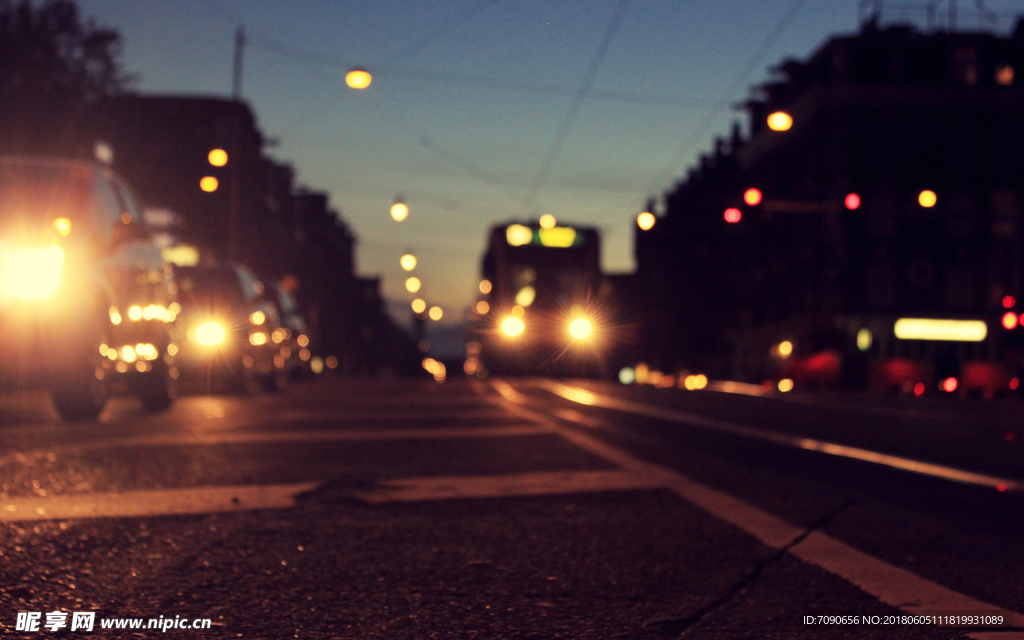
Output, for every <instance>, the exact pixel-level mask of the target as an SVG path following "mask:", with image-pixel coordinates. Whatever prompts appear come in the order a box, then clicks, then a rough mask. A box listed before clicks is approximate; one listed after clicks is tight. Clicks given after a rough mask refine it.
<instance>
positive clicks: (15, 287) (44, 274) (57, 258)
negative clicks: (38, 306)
mask: <svg viewBox="0 0 1024 640" xmlns="http://www.w3.org/2000/svg"><path fill="white" fill-rule="evenodd" d="M63 264H64V250H63V249H61V248H60V247H58V246H57V245H50V246H49V247H45V248H42V249H25V250H22V251H14V252H12V253H10V254H8V255H7V256H5V257H4V258H3V262H2V263H0V289H2V290H3V292H4V293H5V294H7V295H9V296H11V297H14V298H18V299H20V300H45V299H46V298H49V297H51V296H53V294H55V293H57V289H58V288H59V287H60V279H61V271H62V270H63Z"/></svg>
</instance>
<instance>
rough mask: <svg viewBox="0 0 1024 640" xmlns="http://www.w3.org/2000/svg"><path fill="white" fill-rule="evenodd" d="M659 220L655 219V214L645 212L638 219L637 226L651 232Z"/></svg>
mask: <svg viewBox="0 0 1024 640" xmlns="http://www.w3.org/2000/svg"><path fill="white" fill-rule="evenodd" d="M657 221H658V219H657V218H655V217H654V214H653V213H651V212H650V211H644V212H643V213H641V214H640V215H638V216H637V217H636V226H638V227H640V228H641V229H642V230H644V231H650V230H651V229H652V228H653V227H654V223H655V222H657Z"/></svg>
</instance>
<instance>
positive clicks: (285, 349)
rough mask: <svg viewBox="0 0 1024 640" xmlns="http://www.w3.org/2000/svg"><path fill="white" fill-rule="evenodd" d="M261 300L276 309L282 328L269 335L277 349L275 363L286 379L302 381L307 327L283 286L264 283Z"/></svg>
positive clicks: (307, 353)
mask: <svg viewBox="0 0 1024 640" xmlns="http://www.w3.org/2000/svg"><path fill="white" fill-rule="evenodd" d="M263 297H264V298H265V299H267V300H269V301H270V302H271V303H272V304H273V305H274V307H275V308H276V309H277V313H278V318H279V320H280V325H281V326H280V328H278V329H275V330H274V331H273V332H272V333H271V341H272V342H273V343H274V344H275V345H277V346H278V355H277V356H276V357H275V358H274V363H275V365H276V366H278V367H279V368H282V369H283V370H284V372H285V374H286V375H287V377H288V378H290V379H293V380H298V379H301V378H302V377H303V376H304V375H305V374H306V373H308V372H309V362H310V350H309V325H308V324H306V319H305V318H304V317H303V316H302V312H301V311H300V309H299V304H298V302H297V301H296V300H295V297H294V296H293V295H292V294H291V293H290V292H289V291H288V290H287V288H286V287H284V286H282V283H273V282H271V283H267V287H266V291H265V292H264V294H263Z"/></svg>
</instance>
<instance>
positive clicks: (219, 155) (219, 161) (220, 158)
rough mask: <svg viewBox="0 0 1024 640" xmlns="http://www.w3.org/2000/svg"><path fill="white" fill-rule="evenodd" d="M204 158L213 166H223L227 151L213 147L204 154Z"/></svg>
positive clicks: (225, 161) (226, 160)
mask: <svg viewBox="0 0 1024 640" xmlns="http://www.w3.org/2000/svg"><path fill="white" fill-rule="evenodd" d="M206 159H207V160H209V161H210V164H211V165H213V166H215V167H223V166H224V165H226V164H227V163H228V152H227V151H225V150H223V149H213V150H212V151H210V153H208V154H207V155H206Z"/></svg>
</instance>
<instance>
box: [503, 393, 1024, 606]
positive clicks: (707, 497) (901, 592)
mask: <svg viewBox="0 0 1024 640" xmlns="http://www.w3.org/2000/svg"><path fill="white" fill-rule="evenodd" d="M491 385H492V386H493V387H494V389H495V390H497V391H498V393H500V394H501V395H502V396H503V398H504V399H505V405H506V406H507V407H508V408H509V410H510V411H513V412H516V413H518V414H519V415H522V416H524V417H532V418H533V419H534V420H535V421H536V422H537V423H538V424H542V425H545V426H548V427H550V428H551V429H552V430H554V431H557V432H558V433H559V434H560V435H562V437H564V438H566V439H567V440H569V441H570V442H572V443H573V444H575V445H577V446H579V447H581V448H583V449H585V450H587V451H589V452H590V453H593V454H594V455H596V456H598V457H600V458H603V459H605V460H607V461H608V462H611V463H613V464H617V465H619V466H620V467H622V468H624V469H626V470H629V471H631V472H633V473H634V474H637V475H640V476H644V475H647V476H648V477H651V478H652V479H657V480H658V481H660V482H661V483H663V484H662V486H665V487H666V488H668V489H671V490H672V491H674V492H675V493H676V494H677V495H679V496H680V497H682V498H683V499H685V500H687V501H688V502H690V503H691V504H693V505H695V506H697V507H700V508H701V509H703V510H705V511H707V512H708V513H710V514H712V515H713V516H716V517H718V518H719V519H722V520H724V521H726V522H729V523H730V524H733V525H734V526H736V527H737V528H739V529H741V530H742V531H745V532H747V533H748V534H750V535H752V536H754V537H755V538H757V539H758V540H760V541H761V542H762V543H764V544H765V545H767V546H769V547H771V548H773V549H786V548H788V550H789V552H790V553H792V554H794V555H796V556H797V557H799V558H801V559H802V560H804V561H805V562H808V563H810V564H813V565H815V566H818V567H820V568H822V569H824V570H826V571H828V572H830V573H832V574H834V575H837V576H839V577H840V578H843V579H844V580H846V581H847V582H850V583H851V584H853V585H855V586H857V587H859V588H860V589H862V590H864V591H865V592H867V593H869V594H871V595H872V596H874V597H876V598H878V599H879V600H881V601H882V602H885V603H888V604H891V605H892V606H894V607H897V608H899V609H901V610H903V611H907V612H908V613H915V612H922V611H925V610H927V611H929V612H940V611H942V612H967V611H970V612H979V613H981V612H992V613H996V612H1001V613H1004V614H1006V615H1011V616H1013V617H1014V618H1015V620H1016V621H1017V624H1020V622H1021V621H1024V615H1022V614H1020V613H1016V612H1013V611H1007V610H1006V609H1002V608H1000V607H997V606H995V605H992V604H989V603H987V602H982V601H980V600H975V599H974V598H971V597H970V596H967V595H964V594H961V593H958V592H956V591H952V590H950V589H947V588H945V587H943V586H941V585H939V584H936V583H934V582H931V581H930V580H927V579H925V578H922V577H920V576H918V575H916V574H914V573H911V572H909V571H907V570H905V569H900V568H899V567H896V566H893V565H891V564H889V563H887V562H885V561H883V560H879V559H878V558H875V557H873V556H870V555H868V554H866V553H863V552H861V551H858V550H856V549H854V548H852V547H850V546H849V545H847V544H846V543H844V542H840V541H839V540H836V539H835V538H833V537H831V536H829V535H828V534H825V533H821V532H817V531H816V532H812V533H811V534H810V535H808V536H807V537H806V538H804V539H803V540H800V541H799V542H796V541H797V540H798V539H799V537H800V536H802V535H803V534H804V533H805V532H804V531H803V530H802V529H800V528H798V527H794V526H793V525H791V524H789V523H788V522H786V521H784V520H782V519H781V518H779V517H777V516H774V515H772V514H770V513H767V512H765V511H761V510H760V509H758V508H757V507H754V506H752V505H749V504H747V503H745V502H743V501H742V500H739V499H738V498H734V497H732V496H730V495H728V494H726V493H723V492H721V491H718V490H716V489H712V488H711V487H707V486H705V485H702V484H700V483H697V482H694V481H693V480H690V479H689V478H687V477H685V476H683V475H681V474H679V473H676V472H675V471H672V470H670V469H667V468H665V467H662V466H660V465H656V464H653V463H649V462H645V461H643V460H640V459H638V458H635V457H633V456H632V455H630V454H628V453H626V452H625V451H622V450H620V449H617V448H616V447H613V446H611V445H609V444H607V443H605V442H601V441H599V440H596V439H594V438H591V437H590V436H588V435H586V434H583V433H580V432H577V431H573V430H569V429H565V428H564V427H562V426H561V425H559V424H558V423H557V422H555V421H554V420H552V419H551V418H549V417H548V416H547V415H545V414H543V413H541V412H539V411H536V410H532V409H528V408H527V405H528V404H529V403H530V402H531V400H530V398H528V397H527V396H525V395H523V394H521V393H519V392H518V391H516V390H515V389H514V388H513V387H512V386H511V385H509V384H508V383H506V382H503V381H501V380H492V381H491ZM562 386H564V385H562ZM567 389H569V390H570V391H573V392H578V393H579V395H580V397H587V396H594V394H591V393H590V392H587V391H583V390H582V389H573V388H571V387H567ZM584 394H585V395H584ZM563 397H565V396H563ZM594 397H595V399H596V396H594ZM794 542H796V544H794ZM790 545H792V546H790Z"/></svg>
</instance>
